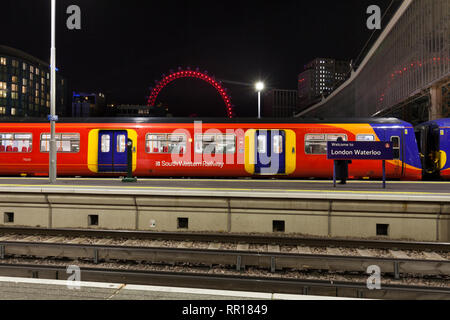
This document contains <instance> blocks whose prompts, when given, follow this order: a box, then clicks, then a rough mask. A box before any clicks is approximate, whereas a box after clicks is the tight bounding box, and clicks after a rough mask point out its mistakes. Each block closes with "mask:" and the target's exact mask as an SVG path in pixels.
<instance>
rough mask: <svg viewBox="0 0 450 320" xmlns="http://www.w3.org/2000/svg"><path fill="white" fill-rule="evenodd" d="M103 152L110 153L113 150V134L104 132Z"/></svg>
mask: <svg viewBox="0 0 450 320" xmlns="http://www.w3.org/2000/svg"><path fill="white" fill-rule="evenodd" d="M101 142H102V153H109V152H110V151H111V136H110V135H109V134H103V135H102V137H101Z"/></svg>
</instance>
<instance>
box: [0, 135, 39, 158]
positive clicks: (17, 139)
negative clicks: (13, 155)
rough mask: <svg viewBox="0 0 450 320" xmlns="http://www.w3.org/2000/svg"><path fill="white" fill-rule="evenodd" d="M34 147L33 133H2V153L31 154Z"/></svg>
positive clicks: (0, 142)
mask: <svg viewBox="0 0 450 320" xmlns="http://www.w3.org/2000/svg"><path fill="white" fill-rule="evenodd" d="M32 146H33V135H32V134H31V133H0V153H3V152H17V153H30V152H31V151H32Z"/></svg>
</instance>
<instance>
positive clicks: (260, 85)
mask: <svg viewBox="0 0 450 320" xmlns="http://www.w3.org/2000/svg"><path fill="white" fill-rule="evenodd" d="M264 87H265V86H264V83H263V82H261V81H260V82H257V83H256V85H255V88H256V91H258V119H261V91H263V90H264Z"/></svg>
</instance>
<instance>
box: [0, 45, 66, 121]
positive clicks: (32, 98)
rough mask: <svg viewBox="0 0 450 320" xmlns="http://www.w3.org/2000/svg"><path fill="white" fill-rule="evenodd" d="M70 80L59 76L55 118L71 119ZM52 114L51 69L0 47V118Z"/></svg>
mask: <svg viewBox="0 0 450 320" xmlns="http://www.w3.org/2000/svg"><path fill="white" fill-rule="evenodd" d="M69 103H70V99H69V96H68V90H67V80H66V79H64V78H63V77H62V76H61V75H60V74H59V71H58V72H57V76H56V114H57V115H59V116H61V117H64V116H67V115H68V107H67V106H68V104H69ZM49 114H50V65H49V64H48V63H46V62H44V61H42V60H39V59H38V58H35V57H33V56H31V55H30V54H28V53H25V52H23V51H20V50H17V49H14V48H10V47H6V46H0V117H2V118H5V117H42V118H46V117H47V115H49Z"/></svg>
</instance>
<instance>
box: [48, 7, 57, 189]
mask: <svg viewBox="0 0 450 320" xmlns="http://www.w3.org/2000/svg"><path fill="white" fill-rule="evenodd" d="M51 1H52V9H51V10H52V14H51V16H52V18H51V19H52V23H51V25H52V33H51V37H52V38H51V49H50V97H51V98H50V116H49V121H50V131H51V132H50V150H49V173H48V176H49V179H50V183H56V137H55V135H56V128H55V127H56V122H55V121H56V46H55V25H56V0H51Z"/></svg>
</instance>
